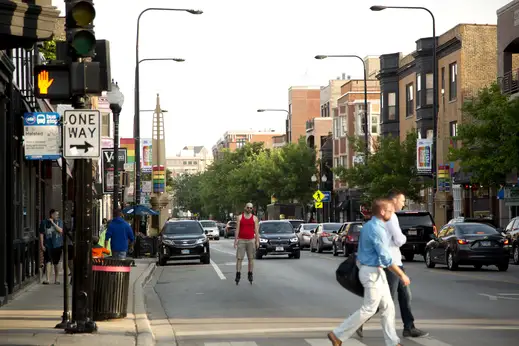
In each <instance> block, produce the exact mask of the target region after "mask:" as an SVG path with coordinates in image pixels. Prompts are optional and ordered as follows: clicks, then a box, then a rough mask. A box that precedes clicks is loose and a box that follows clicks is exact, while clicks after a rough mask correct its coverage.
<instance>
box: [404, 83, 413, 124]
mask: <svg viewBox="0 0 519 346" xmlns="http://www.w3.org/2000/svg"><path fill="white" fill-rule="evenodd" d="M405 99H406V113H405V114H406V117H412V116H413V114H414V88H413V83H409V84H407V85H406V86H405Z"/></svg>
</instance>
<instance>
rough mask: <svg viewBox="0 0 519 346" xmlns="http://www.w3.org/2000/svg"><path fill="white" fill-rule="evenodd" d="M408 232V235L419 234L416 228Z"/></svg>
mask: <svg viewBox="0 0 519 346" xmlns="http://www.w3.org/2000/svg"><path fill="white" fill-rule="evenodd" d="M407 234H408V235H417V234H418V233H417V232H416V231H414V230H409V231H408V232H407Z"/></svg>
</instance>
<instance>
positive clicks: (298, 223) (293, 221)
mask: <svg viewBox="0 0 519 346" xmlns="http://www.w3.org/2000/svg"><path fill="white" fill-rule="evenodd" d="M288 222H290V224H292V227H293V228H298V227H299V226H300V225H301V224H302V223H303V221H298V220H289V221H288Z"/></svg>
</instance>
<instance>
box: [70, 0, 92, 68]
mask: <svg viewBox="0 0 519 346" xmlns="http://www.w3.org/2000/svg"><path fill="white" fill-rule="evenodd" d="M95 16H96V11H95V8H94V2H93V1H92V0H68V1H67V2H66V19H65V27H66V36H67V43H68V46H69V49H70V54H71V56H72V57H73V59H74V60H76V59H77V58H88V57H90V58H92V57H94V55H95V47H96V37H95V34H94V24H93V22H94V18H95Z"/></svg>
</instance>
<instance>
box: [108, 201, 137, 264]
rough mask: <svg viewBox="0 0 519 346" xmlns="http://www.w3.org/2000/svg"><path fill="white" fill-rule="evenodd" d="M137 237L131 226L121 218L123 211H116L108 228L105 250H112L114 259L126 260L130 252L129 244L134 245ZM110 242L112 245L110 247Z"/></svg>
mask: <svg viewBox="0 0 519 346" xmlns="http://www.w3.org/2000/svg"><path fill="white" fill-rule="evenodd" d="M134 241H135V236H134V235H133V230H132V228H131V227H130V224H129V223H128V222H126V221H125V220H124V219H123V218H122V217H121V210H120V209H116V210H114V218H113V219H112V221H111V222H110V225H109V226H108V230H107V231H106V235H105V248H107V249H108V248H109V246H110V249H111V250H112V257H113V258H117V259H125V258H126V253H127V252H128V242H130V244H133V242H134ZM108 242H110V245H108Z"/></svg>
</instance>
